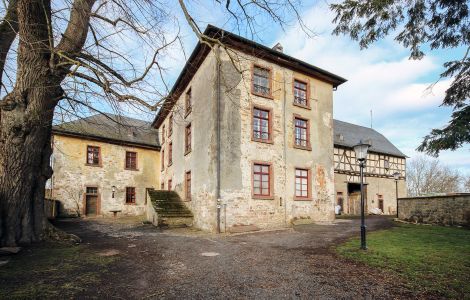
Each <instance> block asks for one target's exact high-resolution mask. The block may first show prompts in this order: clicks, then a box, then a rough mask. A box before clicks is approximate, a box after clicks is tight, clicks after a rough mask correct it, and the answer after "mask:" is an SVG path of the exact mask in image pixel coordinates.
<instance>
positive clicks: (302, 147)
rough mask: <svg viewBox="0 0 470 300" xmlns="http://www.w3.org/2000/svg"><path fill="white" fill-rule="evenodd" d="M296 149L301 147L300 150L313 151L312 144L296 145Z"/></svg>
mask: <svg viewBox="0 0 470 300" xmlns="http://www.w3.org/2000/svg"><path fill="white" fill-rule="evenodd" d="M294 148H295V149H300V150H307V151H312V146H299V145H294Z"/></svg>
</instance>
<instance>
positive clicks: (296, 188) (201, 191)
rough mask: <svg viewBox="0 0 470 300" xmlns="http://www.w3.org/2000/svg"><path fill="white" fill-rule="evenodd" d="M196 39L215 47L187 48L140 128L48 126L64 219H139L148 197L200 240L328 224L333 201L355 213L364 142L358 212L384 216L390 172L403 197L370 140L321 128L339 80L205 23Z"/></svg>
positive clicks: (379, 141)
mask: <svg viewBox="0 0 470 300" xmlns="http://www.w3.org/2000/svg"><path fill="white" fill-rule="evenodd" d="M205 34H206V35H207V36H210V37H212V38H217V39H220V40H221V41H222V43H223V44H224V45H225V47H226V49H222V48H219V47H218V46H214V47H213V48H211V47H209V46H207V45H206V44H204V43H199V44H198V45H197V46H196V48H195V50H194V51H193V53H192V54H191V56H190V58H189V60H188V62H187V63H186V65H185V67H184V68H183V70H182V72H181V74H180V76H179V77H178V79H177V80H176V83H175V85H174V86H173V88H172V90H171V92H170V95H169V97H168V98H167V100H166V102H165V103H163V106H162V108H161V109H160V111H159V112H158V113H157V116H156V117H155V120H154V121H153V123H152V124H149V123H146V122H143V121H139V120H134V119H129V118H123V117H117V116H112V119H116V120H117V121H118V122H115V121H116V120H115V121H114V122H110V121H109V120H108V118H106V117H104V116H93V117H90V118H88V119H85V120H82V121H76V122H70V123H65V124H61V125H59V126H55V127H54V130H53V133H54V154H53V168H54V176H53V180H52V187H53V188H52V192H53V195H52V197H53V198H55V199H58V200H59V201H61V203H62V212H63V213H64V214H75V215H76V214H81V215H89V214H90V213H89V212H90V211H89V206H90V204H89V202H90V203H92V204H93V207H94V209H92V211H91V212H92V214H98V215H112V214H113V211H120V214H133V215H140V214H144V213H145V211H146V209H147V208H146V207H148V206H147V205H146V204H148V199H147V196H148V193H147V192H146V190H147V189H149V188H153V189H160V190H172V191H175V192H177V193H178V195H179V198H181V199H182V200H183V201H184V203H185V205H186V206H187V208H189V209H190V211H191V212H192V215H193V216H194V219H193V225H194V226H195V227H196V228H199V229H202V230H205V231H211V232H236V231H244V230H255V229H263V228H276V227H285V226H290V225H291V224H295V223H305V222H329V221H333V220H334V218H335V206H336V205H337V204H340V203H341V206H342V210H343V213H350V214H354V213H357V212H356V211H355V210H354V209H355V205H356V202H355V201H356V200H354V197H356V196H357V182H358V167H357V165H356V164H355V159H354V154H353V151H352V146H353V145H354V144H356V143H357V142H359V140H361V139H370V141H371V142H372V145H373V146H372V148H371V152H370V155H369V159H370V160H368V161H369V162H368V168H367V170H366V175H367V178H366V182H367V183H368V185H367V195H368V197H367V198H368V202H367V205H368V207H369V208H372V207H376V206H378V205H379V203H380V205H381V206H383V211H384V212H385V213H393V209H394V207H395V206H396V205H395V204H394V203H396V199H395V196H394V195H395V185H394V184H395V182H394V180H393V178H392V177H391V176H392V174H393V173H394V172H395V171H399V172H400V174H401V175H400V176H401V178H400V181H399V183H398V188H399V191H400V193H404V192H405V185H404V179H405V169H404V162H405V156H404V155H403V153H401V152H400V151H399V150H398V149H396V148H395V147H394V146H393V145H392V144H391V143H390V142H389V141H388V140H387V139H386V138H385V137H383V136H382V135H380V134H379V133H377V132H376V131H374V130H371V129H367V128H364V127H360V126H356V125H353V124H350V123H345V122H341V121H337V120H333V117H332V116H333V91H334V90H335V89H336V88H337V87H338V86H339V85H341V84H342V83H344V82H345V79H343V78H341V77H339V76H337V75H334V74H332V73H330V72H327V71H325V70H322V69H319V68H317V67H315V66H312V65H309V64H307V63H305V62H303V61H300V60H297V59H295V58H292V57H290V56H287V55H285V54H283V53H282V52H280V51H279V49H277V50H276V49H271V48H267V47H265V46H262V45H260V44H257V43H254V42H252V41H249V40H246V39H244V38H242V37H239V36H237V35H234V34H230V33H228V32H225V31H223V30H221V29H219V28H216V27H213V26H209V27H208V28H207V29H206V31H205ZM90 146H91V149H90ZM94 149H95V150H94ZM96 149H99V150H97V151H98V154H96V155H97V158H96V159H97V161H96V164H95V165H93V164H90V163H88V156H89V155H90V153H91V157H92V159H93V157H94V155H95V154H93V151H96ZM128 153H134V154H132V155H133V156H137V162H136V165H135V166H134V167H133V168H131V169H130V170H129V168H127V167H126V163H127V158H128ZM129 159H130V160H131V161H132V159H133V158H132V157H129ZM92 162H93V161H92ZM346 162H347V163H346ZM385 162H386V163H385ZM369 164H371V165H369ZM385 164H386V165H385ZM113 187H114V188H113ZM128 188H133V189H131V191H133V193H131V195H130V196H129V190H128ZM113 190H114V192H113ZM403 195H404V194H403ZM400 196H401V194H400ZM129 197H130V198H131V199H133V200H132V201H130V202H129V201H128V199H129ZM351 199H352V200H351ZM340 200H341V201H342V202H340ZM379 200H380V202H379ZM349 203H351V204H349Z"/></svg>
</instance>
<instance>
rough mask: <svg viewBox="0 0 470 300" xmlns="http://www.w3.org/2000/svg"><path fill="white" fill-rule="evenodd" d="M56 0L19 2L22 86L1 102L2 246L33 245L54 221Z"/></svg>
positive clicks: (57, 85)
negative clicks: (49, 193) (47, 209)
mask: <svg viewBox="0 0 470 300" xmlns="http://www.w3.org/2000/svg"><path fill="white" fill-rule="evenodd" d="M50 12H51V9H50V1H47V0H18V6H17V13H18V23H19V33H18V34H19V37H20V39H19V45H18V66H17V78H16V85H15V88H14V89H13V91H12V92H11V93H10V94H8V95H7V96H6V97H5V98H4V99H3V101H1V106H0V109H1V110H0V125H1V127H0V246H14V245H18V244H29V243H31V242H34V241H38V240H40V239H41V238H42V234H43V232H44V229H45V228H46V226H47V225H48V222H47V220H46V219H45V216H44V209H43V202H44V192H45V183H46V181H47V179H48V178H50V177H51V175H52V169H51V167H50V165H49V159H50V155H51V144H50V142H51V141H50V136H51V128H52V118H53V114H54V107H55V105H56V104H57V100H55V99H58V97H59V96H60V95H62V89H61V87H60V83H61V81H62V79H61V78H60V76H57V75H56V74H54V72H53V71H52V70H51V67H50V66H51V63H50V58H51V45H50V44H49V38H48V26H47V24H48V21H47V20H48V19H49V20H50Z"/></svg>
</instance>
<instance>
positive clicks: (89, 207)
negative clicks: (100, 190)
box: [85, 195, 98, 216]
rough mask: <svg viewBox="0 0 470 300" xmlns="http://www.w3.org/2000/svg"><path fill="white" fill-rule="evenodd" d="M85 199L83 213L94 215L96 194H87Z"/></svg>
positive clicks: (95, 211)
mask: <svg viewBox="0 0 470 300" xmlns="http://www.w3.org/2000/svg"><path fill="white" fill-rule="evenodd" d="M85 201H86V210H85V214H86V215H87V216H96V214H97V213H98V196H96V195H87V196H86V200H85Z"/></svg>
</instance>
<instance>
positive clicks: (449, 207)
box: [398, 194, 470, 226]
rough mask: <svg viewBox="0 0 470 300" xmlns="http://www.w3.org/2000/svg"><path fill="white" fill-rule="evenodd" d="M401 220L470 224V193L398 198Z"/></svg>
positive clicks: (442, 223)
mask: <svg viewBox="0 0 470 300" xmlns="http://www.w3.org/2000/svg"><path fill="white" fill-rule="evenodd" d="M398 212H399V213H398V217H399V218H400V219H401V220H405V221H410V222H418V223H428V224H440V225H462V226H470V194H466V195H448V196H433V197H414V198H400V199H398Z"/></svg>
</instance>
